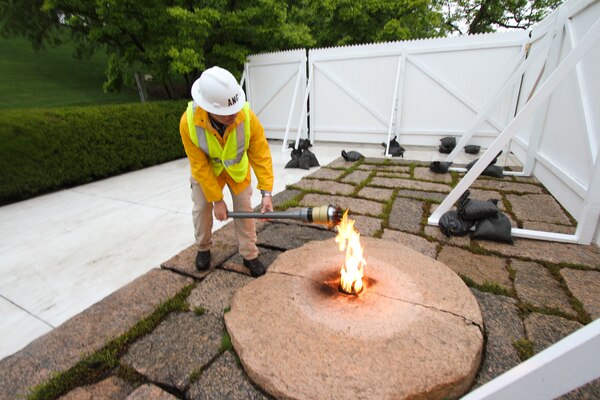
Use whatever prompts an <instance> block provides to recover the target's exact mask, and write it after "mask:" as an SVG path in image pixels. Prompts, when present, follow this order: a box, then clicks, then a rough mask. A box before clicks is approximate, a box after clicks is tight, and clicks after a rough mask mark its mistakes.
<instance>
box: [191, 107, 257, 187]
mask: <svg viewBox="0 0 600 400" xmlns="http://www.w3.org/2000/svg"><path fill="white" fill-rule="evenodd" d="M194 110H195V104H194V102H193V101H190V102H189V103H188V109H187V120H188V130H189V132H190V139H191V140H192V143H194V145H196V146H198V147H199V148H200V150H202V151H203V152H204V154H206V155H207V156H208V158H209V160H210V162H211V165H212V167H213V171H214V173H215V176H219V175H221V172H223V168H225V169H226V170H227V172H228V173H229V175H230V176H231V177H232V178H233V180H234V181H236V182H238V183H239V182H242V181H243V180H244V179H246V176H247V174H248V155H247V153H246V152H247V150H248V146H249V144H250V106H249V104H248V103H246V104H244V107H243V108H242V111H243V112H244V113H245V115H246V119H245V120H244V122H242V123H240V124H238V125H237V126H236V128H235V131H236V134H235V135H231V134H230V135H229V137H228V138H227V142H226V143H225V148H223V147H221V144H220V143H219V141H218V140H217V138H215V136H214V135H213V134H212V133H210V132H207V131H205V129H204V128H202V127H200V126H195V125H194ZM234 149H235V152H234V151H233V150H234Z"/></svg>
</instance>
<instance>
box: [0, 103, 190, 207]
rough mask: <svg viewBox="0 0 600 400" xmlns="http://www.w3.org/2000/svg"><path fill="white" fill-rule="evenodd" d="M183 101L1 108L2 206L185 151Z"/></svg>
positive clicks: (134, 168)
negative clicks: (180, 127) (181, 121)
mask: <svg viewBox="0 0 600 400" xmlns="http://www.w3.org/2000/svg"><path fill="white" fill-rule="evenodd" d="M185 106H186V103H185V102H183V101H165V102H155V103H145V104H141V103H140V104H125V105H106V106H105V105H102V106H88V107H68V108H53V109H24V110H8V111H2V112H0V205H2V204H7V203H11V202H15V201H19V200H23V199H26V198H29V197H33V196H36V195H40V194H42V193H47V192H50V191H54V190H58V189H64V188H68V187H72V186H75V185H80V184H83V183H87V182H91V181H94V180H98V179H102V178H106V177H109V176H114V175H118V174H121V173H124V172H128V171H133V170H136V169H140V168H144V167H148V166H152V165H156V164H160V163H163V162H167V161H171V160H175V159H178V158H181V157H184V156H185V153H184V151H183V145H182V144H181V139H180V136H179V119H180V117H181V114H182V113H183V111H185Z"/></svg>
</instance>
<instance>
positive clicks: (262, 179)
mask: <svg viewBox="0 0 600 400" xmlns="http://www.w3.org/2000/svg"><path fill="white" fill-rule="evenodd" d="M248 161H250V166H251V167H252V169H254V174H255V175H256V179H258V185H257V186H256V187H257V188H258V190H266V191H269V192H271V191H273V161H272V159H271V149H270V148H269V143H268V142H267V138H266V136H265V130H264V128H263V126H262V124H261V123H260V121H259V120H258V117H257V116H256V115H255V114H254V111H252V110H250V144H249V145H248Z"/></svg>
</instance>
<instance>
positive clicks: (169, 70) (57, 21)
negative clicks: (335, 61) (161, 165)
mask: <svg viewBox="0 0 600 400" xmlns="http://www.w3.org/2000/svg"><path fill="white" fill-rule="evenodd" d="M287 7H288V6H287V3H286V1H285V0H259V1H258V2H256V1H226V0H205V1H196V2H194V1H190V0H144V1H138V0H27V1H22V0H21V1H19V0H0V13H1V14H0V32H1V33H2V34H3V35H8V36H17V35H18V36H24V37H26V38H29V39H30V41H31V42H32V44H33V45H34V48H36V49H40V48H43V46H44V45H47V44H49V45H53V44H56V43H58V42H59V40H60V37H61V34H60V33H61V32H65V31H66V32H69V33H70V34H71V36H72V40H74V41H75V43H76V46H77V50H76V53H77V55H78V56H81V57H83V56H86V55H90V54H92V53H93V52H94V51H97V50H99V49H103V50H105V51H106V52H107V53H108V55H109V62H108V66H107V79H106V82H105V84H104V89H105V90H106V91H118V90H120V88H121V87H122V86H123V85H124V84H126V83H127V82H128V81H131V80H132V76H133V73H134V72H138V71H141V72H143V73H144V74H149V75H151V76H152V77H153V79H154V80H155V81H156V82H158V83H161V84H163V85H164V87H165V89H166V91H167V92H168V94H169V96H170V97H177V93H176V92H175V90H174V84H173V78H175V77H177V76H182V77H183V78H184V80H185V83H186V86H187V88H188V89H189V87H190V86H191V83H192V82H193V80H194V79H195V78H196V77H197V76H199V74H200V72H201V71H202V70H203V69H205V66H206V65H210V64H215V63H222V66H223V67H226V68H229V69H231V70H232V71H234V72H236V71H237V72H239V71H241V67H242V66H243V63H244V61H245V58H246V56H247V55H248V54H250V53H253V52H259V51H273V50H278V49H282V48H284V49H285V48H288V47H290V46H291V47H294V46H300V47H302V46H304V45H305V44H310V43H312V38H311V36H310V33H309V31H308V27H306V26H305V25H302V24H297V23H288V21H287ZM183 92H184V93H186V94H187V93H189V91H188V90H185V91H183Z"/></svg>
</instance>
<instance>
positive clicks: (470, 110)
mask: <svg viewBox="0 0 600 400" xmlns="http://www.w3.org/2000/svg"><path fill="white" fill-rule="evenodd" d="M526 40H527V34H526V33H525V32H511V33H502V34H489V35H477V36H464V37H453V38H443V39H430V40H418V41H408V42H393V43H383V44H372V45H362V46H349V47H341V48H328V49H317V50H311V51H310V52H309V63H310V65H311V66H312V67H313V70H314V74H313V82H312V85H311V87H310V99H311V101H310V110H311V121H310V130H311V134H312V136H311V138H312V139H314V140H325V141H343V142H358V143H381V142H385V140H386V138H387V133H388V130H389V129H390V125H392V127H391V128H393V134H397V135H398V136H399V141H400V143H402V144H408V145H437V144H439V139H440V138H441V137H443V136H448V135H453V136H460V135H461V134H462V133H464V131H465V130H466V129H467V128H468V126H469V124H470V123H471V122H472V121H473V119H474V118H475V116H476V115H477V113H478V112H479V111H480V110H481V104H484V103H485V102H486V100H488V99H490V98H491V97H493V96H494V94H495V93H496V92H497V91H498V89H499V88H500V87H501V86H502V84H503V83H504V81H505V80H506V79H507V78H508V76H509V75H510V73H511V72H512V71H511V68H512V67H514V66H515V61H519V60H518V58H519V57H520V53H521V48H522V46H523V44H524V43H525V42H526ZM403 59H404V62H402V60H403ZM514 86H515V87H514V90H512V91H510V93H509V94H507V95H506V96H505V97H504V98H503V100H502V101H501V102H499V103H498V105H497V106H496V107H495V109H494V110H492V112H491V114H490V116H489V117H488V118H487V121H486V122H485V123H483V124H482V125H481V127H480V128H479V129H478V130H477V131H476V132H475V135H474V139H473V141H472V143H473V144H480V145H486V144H489V143H490V142H491V140H492V139H493V138H494V137H495V136H496V135H497V134H498V133H499V132H500V131H501V130H502V129H503V128H504V126H505V125H506V124H507V122H508V121H510V119H511V118H512V117H513V116H514V108H515V104H516V97H517V95H518V85H517V84H515V85H514ZM395 95H397V96H395ZM395 99H396V101H394V100H395ZM390 115H391V116H392V117H391V118H390Z"/></svg>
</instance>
